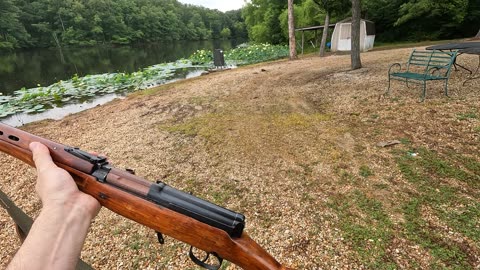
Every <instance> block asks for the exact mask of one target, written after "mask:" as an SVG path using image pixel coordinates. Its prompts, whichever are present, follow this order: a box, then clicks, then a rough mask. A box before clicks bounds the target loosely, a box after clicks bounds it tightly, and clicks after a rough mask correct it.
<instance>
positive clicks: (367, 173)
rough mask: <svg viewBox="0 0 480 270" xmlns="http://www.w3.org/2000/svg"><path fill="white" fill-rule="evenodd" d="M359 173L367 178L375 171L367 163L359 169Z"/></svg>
mask: <svg viewBox="0 0 480 270" xmlns="http://www.w3.org/2000/svg"><path fill="white" fill-rule="evenodd" d="M359 174H360V176H361V177H363V178H367V177H369V176H372V175H373V171H372V170H371V169H370V168H369V167H368V166H367V165H363V166H361V167H360V169H359Z"/></svg>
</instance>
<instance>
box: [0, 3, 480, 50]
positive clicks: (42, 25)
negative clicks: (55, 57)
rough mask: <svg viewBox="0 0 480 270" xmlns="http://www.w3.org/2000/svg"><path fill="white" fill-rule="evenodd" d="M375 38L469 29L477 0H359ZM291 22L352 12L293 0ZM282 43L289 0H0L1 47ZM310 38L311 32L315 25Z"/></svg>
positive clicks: (477, 16) (478, 9) (475, 26)
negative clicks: (236, 40)
mask: <svg viewBox="0 0 480 270" xmlns="http://www.w3.org/2000/svg"><path fill="white" fill-rule="evenodd" d="M361 3H362V17H363V18H366V19H368V20H371V21H373V22H375V25H376V30H377V40H379V41H385V42H392V41H418V40H436V39H450V38H460V37H470V36H474V35H475V34H476V33H477V32H478V31H479V27H480V0H362V1H361ZM294 4H295V21H296V27H297V28H299V27H306V26H314V25H323V24H324V20H325V17H326V14H327V13H328V14H329V16H330V22H333V23H335V22H337V21H340V20H342V19H344V18H346V17H349V16H351V0H295V1H294ZM247 35H248V37H249V38H250V40H251V41H254V42H268V43H272V44H286V43H287V41H288V20H287V1H285V0H251V1H249V2H248V3H247V5H246V6H245V7H244V8H243V9H242V10H236V11H229V12H225V13H223V12H221V11H218V10H211V9H207V8H203V7H198V6H192V5H187V4H182V3H179V2H178V1H177V0H0V50H1V49H14V48H30V47H51V46H71V45H73V46H85V45H96V44H103V43H114V44H129V43H134V42H148V41H160V40H161V41H168V40H205V39H212V38H214V39H216V38H233V37H241V38H245V37H247ZM307 38H310V39H314V38H316V37H313V33H307Z"/></svg>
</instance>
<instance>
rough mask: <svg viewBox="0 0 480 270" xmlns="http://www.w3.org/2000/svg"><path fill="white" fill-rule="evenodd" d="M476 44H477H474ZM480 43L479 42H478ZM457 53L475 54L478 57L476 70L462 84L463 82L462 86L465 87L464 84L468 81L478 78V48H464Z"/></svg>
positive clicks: (479, 66) (479, 57) (479, 68)
mask: <svg viewBox="0 0 480 270" xmlns="http://www.w3.org/2000/svg"><path fill="white" fill-rule="evenodd" d="M476 43H477V42H476ZM478 43H480V42H478ZM458 52H459V53H466V54H475V55H478V66H477V69H476V70H475V71H474V72H473V73H471V75H470V77H469V78H467V79H466V80H465V81H464V82H463V85H465V83H467V82H468V81H471V80H474V79H478V78H480V76H478V75H477V74H478V71H479V70H480V46H479V47H471V48H465V49H461V50H458Z"/></svg>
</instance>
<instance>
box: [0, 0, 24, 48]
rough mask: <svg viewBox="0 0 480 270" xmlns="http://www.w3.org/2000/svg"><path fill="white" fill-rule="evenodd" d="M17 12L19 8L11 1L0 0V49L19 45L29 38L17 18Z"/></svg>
mask: <svg viewBox="0 0 480 270" xmlns="http://www.w3.org/2000/svg"><path fill="white" fill-rule="evenodd" d="M19 13H20V10H19V9H18V8H17V7H16V6H15V3H14V2H13V1H11V0H3V1H0V49H1V48H8V49H13V48H16V47H20V45H22V43H23V44H25V43H26V42H27V40H28V39H29V35H28V34H27V32H26V31H25V28H24V26H23V25H22V24H21V23H20V21H19V19H18V18H19ZM19 43H20V44H19Z"/></svg>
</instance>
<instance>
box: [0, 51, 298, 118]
mask: <svg viewBox="0 0 480 270" xmlns="http://www.w3.org/2000/svg"><path fill="white" fill-rule="evenodd" d="M288 54H289V52H288V47H287V46H281V45H270V44H253V45H251V44H242V45H240V46H238V47H237V48H235V49H232V50H229V51H226V52H225V61H226V63H227V65H229V66H236V65H246V64H253V63H258V62H264V61H269V60H275V59H279V58H283V57H287V56H288ZM209 67H213V53H212V51H210V50H198V51H196V52H195V53H194V54H192V55H191V56H190V57H189V58H188V59H180V60H178V61H176V62H172V63H163V64H158V65H154V66H150V67H147V68H144V69H141V70H139V71H136V72H133V73H122V72H119V73H105V74H97V75H87V76H84V77H79V76H78V75H77V74H75V75H74V76H73V77H72V78H71V79H69V80H65V81H59V82H57V83H54V84H52V85H50V86H41V85H37V87H35V88H30V89H26V88H22V89H20V90H17V91H15V92H14V94H13V95H12V96H3V95H1V93H0V119H1V118H4V117H7V116H9V115H13V114H16V113H38V112H42V111H45V110H47V109H50V108H53V107H59V106H63V105H65V104H69V103H79V102H83V101H86V100H89V99H93V98H94V97H98V96H101V95H106V94H114V93H117V94H123V93H128V92H133V91H137V90H143V89H146V88H151V87H154V86H157V85H161V84H164V83H166V82H168V81H169V80H173V79H175V78H181V77H183V78H185V76H186V74H187V73H188V71H192V70H205V69H208V68H209Z"/></svg>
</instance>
